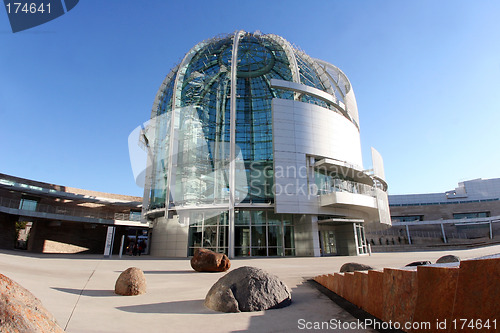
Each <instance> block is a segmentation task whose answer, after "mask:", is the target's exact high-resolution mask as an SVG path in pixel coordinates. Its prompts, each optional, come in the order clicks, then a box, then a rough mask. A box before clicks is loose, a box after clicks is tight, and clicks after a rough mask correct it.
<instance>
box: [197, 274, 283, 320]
mask: <svg viewBox="0 0 500 333" xmlns="http://www.w3.org/2000/svg"><path fill="white" fill-rule="evenodd" d="M291 303H292V295H291V293H290V290H289V289H288V287H287V286H286V285H285V284H284V283H283V282H282V281H281V280H280V279H279V278H278V277H276V276H274V275H271V274H269V273H267V272H265V271H263V270H261V269H259V268H256V267H248V266H245V267H240V268H238V269H235V270H233V271H231V272H229V273H228V274H226V275H224V276H223V277H221V278H220V279H219V281H217V282H216V283H215V284H214V285H213V286H212V288H210V290H209V291H208V294H207V296H206V297H205V306H206V307H208V308H210V309H212V310H215V311H220V312H250V311H261V310H268V309H278V308H282V307H285V306H288V305H290V304H291Z"/></svg>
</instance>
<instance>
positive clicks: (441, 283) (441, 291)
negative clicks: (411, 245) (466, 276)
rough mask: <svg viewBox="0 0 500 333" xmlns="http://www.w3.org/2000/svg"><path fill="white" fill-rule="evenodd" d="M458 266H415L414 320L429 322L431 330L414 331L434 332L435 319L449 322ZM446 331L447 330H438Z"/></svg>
mask: <svg viewBox="0 0 500 333" xmlns="http://www.w3.org/2000/svg"><path fill="white" fill-rule="evenodd" d="M458 272H459V269H458V267H428V266H419V267H418V268H417V278H418V295H417V303H416V306H415V314H414V316H413V321H414V322H430V323H431V325H432V326H431V330H424V329H420V330H415V331H414V332H435V331H436V328H437V326H436V321H437V320H439V321H443V320H446V321H447V322H450V320H451V319H452V318H451V317H452V313H453V303H454V301H455V292H456V290H457V282H458ZM440 331H442V332H447V331H449V330H440Z"/></svg>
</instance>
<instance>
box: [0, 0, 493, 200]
mask: <svg viewBox="0 0 500 333" xmlns="http://www.w3.org/2000/svg"><path fill="white" fill-rule="evenodd" d="M238 29H243V30H246V31H255V30H261V31H262V32H264V33H274V34H278V35H281V36H283V37H284V38H286V39H287V40H289V41H290V42H291V43H293V44H295V45H297V46H299V47H300V48H301V49H303V50H304V51H305V52H306V53H307V54H309V55H310V56H312V57H316V58H320V59H323V60H325V61H328V62H331V63H333V64H334V65H336V66H338V67H339V68H340V69H342V70H343V71H344V73H346V75H347V76H348V77H349V79H350V81H351V83H352V85H353V88H354V91H355V93H356V97H357V102H358V108H359V113H360V125H361V144H362V146H363V157H364V164H365V165H364V166H365V168H369V167H370V166H371V158H370V147H371V146H373V147H375V148H376V149H377V150H378V151H379V152H380V153H381V154H382V156H383V158H384V163H385V173H386V178H387V181H388V183H389V193H390V194H405V193H427V192H443V191H446V190H450V189H453V188H454V187H455V186H456V184H457V182H459V181H462V180H469V179H474V178H497V177H500V168H499V165H500V153H499V150H498V148H497V145H498V143H499V142H500V129H499V124H500V101H499V97H500V1H496V0H491V1H483V0H476V1H472V0H471V1H460V0H449V1H448V0H440V1H436V0H430V1H426V0H419V1H401V0H395V1H374V0H369V1H355V0H345V1H335V0H322V1H313V0H307V1H305V0H302V1H292V0H286V1H276V0H274V1H273V0H266V1H175V2H174V1H164V0H148V1H137V0H136V1H131V0H82V1H80V3H79V4H78V5H77V6H76V7H75V8H74V9H73V10H71V11H70V12H68V13H67V14H65V15H63V16H61V17H59V18H57V19H55V20H53V21H51V22H48V23H46V24H44V25H41V26H38V27H35V28H33V29H30V30H26V31H23V32H18V33H15V34H13V33H12V32H11V30H10V26H9V23H8V19H7V14H6V11H5V10H4V9H3V8H0V117H1V130H0V173H6V174H11V175H14V176H19V177H23V178H29V179H34V180H39V181H45V182H50V183H56V184H61V185H67V186H72V187H79V188H85V189H90V190H97V191H104V192H114V193H121V194H130V195H138V196H142V189H140V188H139V187H138V186H137V185H135V182H134V179H133V174H132V170H131V167H130V162H129V156H128V146H127V145H128V142H127V139H128V135H129V133H130V132H131V131H132V130H133V129H134V128H135V127H136V126H138V125H140V124H141V123H143V122H144V121H146V120H147V119H148V117H149V116H150V112H151V107H152V103H153V100H154V97H155V94H156V91H157V90H158V87H159V86H160V84H161V82H162V81H163V79H164V77H165V76H166V75H167V74H168V72H169V71H170V69H171V68H172V67H173V66H174V65H175V64H177V63H178V62H179V61H180V59H181V58H182V57H183V56H184V54H185V53H186V52H187V51H188V50H189V49H190V48H191V47H192V46H194V45H195V44H197V43H198V42H200V41H202V40H204V39H207V38H210V37H213V36H215V35H217V34H220V33H230V32H233V31H235V30H238Z"/></svg>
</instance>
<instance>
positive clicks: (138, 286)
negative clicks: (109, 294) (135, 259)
mask: <svg viewBox="0 0 500 333" xmlns="http://www.w3.org/2000/svg"><path fill="white" fill-rule="evenodd" d="M115 293H116V294H118V295H123V296H135V295H141V294H145V293H146V277H145V276H144V272H143V271H142V270H140V269H139V268H137V267H130V268H127V269H126V270H124V271H123V272H122V273H121V274H120V276H119V277H118V279H117V280H116V283H115Z"/></svg>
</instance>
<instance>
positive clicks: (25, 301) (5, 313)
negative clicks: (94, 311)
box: [0, 274, 64, 333]
mask: <svg viewBox="0 0 500 333" xmlns="http://www.w3.org/2000/svg"><path fill="white" fill-rule="evenodd" d="M0 332H2V333H3V332H19V333H46V332H50V333H59V332H61V333H62V332H64V330H63V329H62V328H61V327H59V325H57V323H56V320H55V318H54V316H52V315H51V314H50V312H49V311H47V309H45V308H44V306H43V305H42V303H41V302H40V300H39V299H38V298H36V297H35V296H33V294H32V293H30V292H29V291H28V290H27V289H25V288H23V287H22V286H21V285H19V284H18V283H16V282H15V281H13V280H11V279H9V278H8V277H6V276H5V275H2V274H0Z"/></svg>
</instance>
